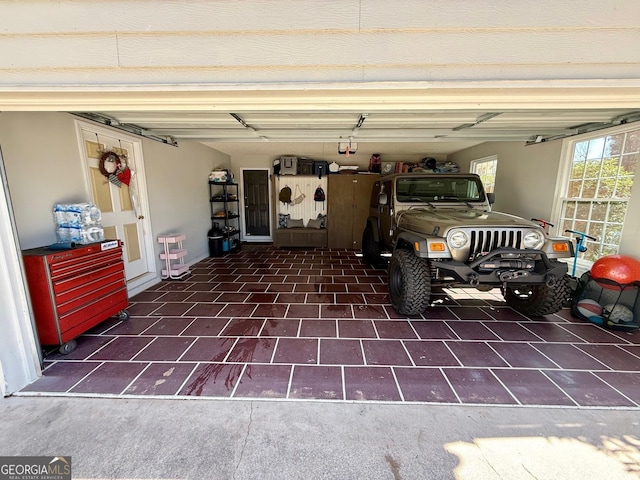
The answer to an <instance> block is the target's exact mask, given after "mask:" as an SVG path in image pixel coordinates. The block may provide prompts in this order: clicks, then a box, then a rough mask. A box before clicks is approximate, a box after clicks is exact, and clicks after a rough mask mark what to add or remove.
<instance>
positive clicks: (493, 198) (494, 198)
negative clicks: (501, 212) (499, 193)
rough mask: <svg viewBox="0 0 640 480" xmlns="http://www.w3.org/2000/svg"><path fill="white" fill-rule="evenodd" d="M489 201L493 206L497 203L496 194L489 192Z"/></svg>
mask: <svg viewBox="0 0 640 480" xmlns="http://www.w3.org/2000/svg"><path fill="white" fill-rule="evenodd" d="M487 200H488V201H489V205H493V204H494V203H496V194H495V193H489V192H487Z"/></svg>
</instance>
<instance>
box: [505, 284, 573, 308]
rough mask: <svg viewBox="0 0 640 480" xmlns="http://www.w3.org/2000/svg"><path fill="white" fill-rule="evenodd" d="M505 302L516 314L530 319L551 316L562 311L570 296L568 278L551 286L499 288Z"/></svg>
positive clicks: (508, 286)
mask: <svg viewBox="0 0 640 480" xmlns="http://www.w3.org/2000/svg"><path fill="white" fill-rule="evenodd" d="M501 291H502V295H503V296H504V300H505V302H507V305H509V306H510V307H511V308H513V309H514V310H516V311H517V312H520V313H523V314H524V315H528V316H531V317H542V316H544V315H551V314H553V313H556V312H558V311H560V310H561V309H562V307H563V306H564V304H565V302H566V301H567V299H568V298H569V297H570V296H571V288H570V287H569V277H568V276H567V275H565V276H564V277H562V278H561V279H560V280H559V281H557V282H556V283H555V284H554V285H553V286H548V285H545V284H541V285H514V286H510V285H507V286H503V287H502V288H501Z"/></svg>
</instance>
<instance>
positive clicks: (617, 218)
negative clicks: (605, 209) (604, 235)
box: [608, 202, 627, 223]
mask: <svg viewBox="0 0 640 480" xmlns="http://www.w3.org/2000/svg"><path fill="white" fill-rule="evenodd" d="M626 212H627V202H612V203H611V205H610V206H609V215H608V221H609V222H616V223H623V222H624V216H625V213H626Z"/></svg>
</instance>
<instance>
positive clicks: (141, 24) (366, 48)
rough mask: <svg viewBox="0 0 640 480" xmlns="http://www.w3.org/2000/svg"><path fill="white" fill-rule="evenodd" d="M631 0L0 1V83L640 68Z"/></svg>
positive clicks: (637, 14) (498, 74)
mask: <svg viewBox="0 0 640 480" xmlns="http://www.w3.org/2000/svg"><path fill="white" fill-rule="evenodd" d="M638 18H640V3H639V2H633V1H612V0H608V1H602V0H563V1H557V0H539V1H535V2H531V1H525V0H510V1H499V2H496V1H495V0H475V1H456V2H452V1H450V0H431V1H429V2H425V1H424V0H411V1H402V2H395V3H394V2H388V1H387V0H327V1H323V2H317V1H313V0H287V1H275V0H274V1H258V0H254V1H245V2H233V1H227V0H224V1H206V2H205V1H201V2H194V1H172V2H165V1H155V2H151V1H99V2H96V1H89V0H85V1H58V2H49V1H29V2H15V1H0V52H2V53H1V54H0V79H1V80H0V83H1V84H4V85H7V86H18V85H21V86H27V85H34V86H39V85H60V84H73V85H77V84H83V85H91V84H94V85H96V84H111V85H114V84H145V85H150V84H171V83H192V84H206V83H224V84H232V83H236V82H239V83H252V84H255V83H272V82H372V81H424V80H436V81H452V80H523V79H527V80H531V79H537V80H545V79H553V78H555V79H603V78H613V79H616V78H638V77H639V76H640V48H635V47H634V46H637V45H640V24H639V23H638Z"/></svg>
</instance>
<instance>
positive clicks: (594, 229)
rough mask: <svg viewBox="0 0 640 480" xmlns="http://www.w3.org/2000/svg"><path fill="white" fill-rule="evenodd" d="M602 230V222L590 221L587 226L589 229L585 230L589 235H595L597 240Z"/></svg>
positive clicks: (600, 236)
mask: <svg viewBox="0 0 640 480" xmlns="http://www.w3.org/2000/svg"><path fill="white" fill-rule="evenodd" d="M603 231H604V223H592V224H591V226H590V227H589V231H588V232H585V233H588V234H589V235H591V236H592V237H596V238H597V239H598V240H600V239H601V238H602V232H603Z"/></svg>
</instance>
